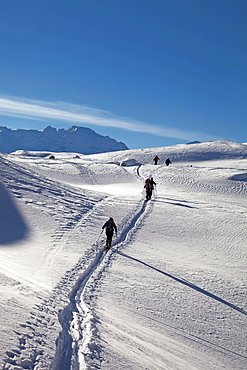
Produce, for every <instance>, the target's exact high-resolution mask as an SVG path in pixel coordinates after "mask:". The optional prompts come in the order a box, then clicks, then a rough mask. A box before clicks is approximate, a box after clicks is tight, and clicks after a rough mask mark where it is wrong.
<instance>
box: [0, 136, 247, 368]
mask: <svg viewBox="0 0 247 370" xmlns="http://www.w3.org/2000/svg"><path fill="white" fill-rule="evenodd" d="M49 154H52V153H50V152H49ZM156 154H158V155H159V157H160V158H161V160H160V162H159V165H156V166H155V165H153V158H154V156H155V155H156ZM246 154H247V147H246V145H243V144H237V143H232V142H228V141H223V142H222V141H220V142H209V143H200V144H191V145H177V146H173V147H164V148H154V149H144V150H131V151H119V152H108V153H102V154H93V155H83V156H79V158H78V156H77V155H75V153H62V152H61V153H55V157H56V159H55V160H48V158H47V156H46V155H44V153H43V152H29V151H26V152H23V151H22V152H15V153H14V154H1V155H0V174H1V175H0V176H1V178H0V180H1V183H0V201H1V205H2V206H1V208H0V213H1V223H0V267H1V270H0V286H1V298H0V317H1V319H0V320H1V328H2V332H1V345H0V359H1V365H2V366H3V368H5V369H10V370H22V369H35V370H45V369H50V368H51V369H53V370H67V369H91V370H92V369H102V370H113V369H114V370H116V369H121V370H122V369H124V370H125V369H126V370H127V369H134V370H144V369H149V370H158V369H169V370H170V369H171V370H173V369H174V370H175V369H179V370H188V369H196V370H208V369H210V370H219V369H222V370H223V369H224V370H226V369H227V370H232V369H234V370H244V369H246V366H247V357H246V348H245V337H246V314H247V305H246V303H247V302H246V240H247V233H246V207H247V202H246V195H247V189H246V181H247V157H246ZM167 157H169V158H170V159H171V161H172V165H170V166H169V167H167V166H165V164H164V161H165V159H166V158H167ZM126 158H130V159H134V160H135V161H136V163H133V164H132V165H127V166H120V163H121V162H122V161H124V160H125V159H126ZM191 164H192V167H191ZM150 175H152V176H153V178H154V180H155V182H156V184H157V185H156V189H155V190H154V193H153V197H152V199H151V201H150V202H144V199H145V194H144V188H143V185H144V180H145V179H146V178H147V177H149V176H150ZM109 216H112V217H113V218H114V220H115V222H116V224H117V226H118V234H117V235H115V236H114V239H113V247H112V249H111V250H110V251H109V252H107V253H106V251H105V250H104V244H105V235H104V233H102V225H103V223H104V222H105V221H106V219H107V218H108V217H109Z"/></svg>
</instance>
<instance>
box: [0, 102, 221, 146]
mask: <svg viewBox="0 0 247 370" xmlns="http://www.w3.org/2000/svg"><path fill="white" fill-rule="evenodd" d="M0 115H4V116H12V117H17V118H28V119H34V120H56V121H65V122H69V123H70V124H71V123H79V124H88V125H97V126H105V127H115V128H120V129H125V130H129V131H136V132H142V133H148V134H151V135H157V136H163V137H169V138H174V139H180V140H195V139H196V140H201V141H207V140H216V138H215V137H212V136H210V135H206V134H203V133H198V132H188V131H182V130H177V129H171V128H167V127H163V126H157V125H152V124H149V123H145V122H140V121H136V120H133V119H131V118H127V117H117V116H115V115H113V114H112V113H110V112H107V111H104V110H100V109H95V108H90V107H87V106H82V105H76V104H69V103H64V102H53V103H51V102H46V101H39V100H31V99H21V98H16V97H14V98H13V97H11V98H9V97H0Z"/></svg>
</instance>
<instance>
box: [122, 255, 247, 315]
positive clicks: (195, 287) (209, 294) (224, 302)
mask: <svg viewBox="0 0 247 370" xmlns="http://www.w3.org/2000/svg"><path fill="white" fill-rule="evenodd" d="M116 252H117V253H118V254H120V255H121V256H123V257H126V258H129V259H131V260H133V261H136V262H138V263H141V264H142V265H144V266H147V267H148V268H151V269H153V270H155V271H157V272H159V273H161V274H163V275H165V276H168V277H169V278H171V279H173V280H175V281H177V282H179V283H181V284H183V285H186V286H187V287H189V288H191V289H194V290H196V291H197V292H200V293H202V294H205V295H206V296H208V297H210V298H212V299H214V300H216V301H218V302H220V303H223V304H225V305H227V306H229V307H231V308H232V309H234V310H236V311H238V312H240V313H242V314H244V315H247V312H246V311H244V310H243V309H242V308H240V307H238V306H235V305H234V304H233V303H230V302H227V301H225V300H224V299H222V298H220V297H218V296H216V295H215V294H212V293H210V292H208V291H207V290H205V289H202V288H200V287H199V286H197V285H195V284H193V283H191V282H189V281H188V280H186V279H181V278H178V277H176V276H173V275H171V274H168V273H167V272H164V271H162V270H159V269H157V268H156V267H153V266H151V265H149V264H147V263H145V262H143V261H140V260H138V259H137V258H134V257H131V256H129V255H127V254H125V253H123V252H120V251H116Z"/></svg>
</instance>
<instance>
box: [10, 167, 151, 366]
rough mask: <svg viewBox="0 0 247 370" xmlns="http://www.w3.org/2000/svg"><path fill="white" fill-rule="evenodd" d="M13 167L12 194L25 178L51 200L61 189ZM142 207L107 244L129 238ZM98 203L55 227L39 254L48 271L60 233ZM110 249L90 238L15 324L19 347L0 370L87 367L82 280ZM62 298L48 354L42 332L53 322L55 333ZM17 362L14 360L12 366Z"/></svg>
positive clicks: (87, 318) (88, 326)
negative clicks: (46, 247) (51, 241)
mask: <svg viewBox="0 0 247 370" xmlns="http://www.w3.org/2000/svg"><path fill="white" fill-rule="evenodd" d="M4 162H5V161H4ZM4 164H6V173H4V175H5V176H11V174H8V172H7V167H8V162H7V161H6V163H4ZM90 165H92V164H89V166H90ZM12 166H13V164H12ZM13 167H15V165H14V166H13ZM139 167H140V166H139ZM139 167H137V169H136V176H137V177H138V178H141V175H140V173H139ZM124 170H125V169H124ZM16 171H18V174H19V176H18V180H19V183H18V184H16V182H15V185H12V186H11V191H13V192H14V193H15V192H17V190H15V189H18V193H16V195H17V196H21V197H23V194H25V189H26V188H27V190H28V191H30V183H33V189H34V190H33V191H34V192H36V191H40V189H41V191H42V190H43V191H44V192H45V191H46V189H47V188H51V189H52V190H51V192H52V193H53V194H54V199H53V201H56V197H57V196H59V195H60V194H61V189H60V186H58V189H56V188H54V181H52V180H47V178H45V179H43V181H44V185H42V184H41V180H42V177H41V178H40V175H39V176H38V177H36V175H35V174H34V173H33V172H31V171H30V170H28V169H26V168H25V169H24V168H23V174H22V170H21V166H20V165H16ZM86 172H87V176H89V178H93V176H91V173H90V169H89V168H88V167H87V168H86ZM20 175H21V176H20ZM22 175H23V176H22ZM26 176H30V177H32V180H30V182H29V181H28V182H27V181H26V179H25V177H26ZM15 178H16V177H15V176H13V180H12V179H9V183H14V179H15ZM35 180H37V187H38V188H39V190H36V189H35V187H36V185H35ZM31 191H32V189H31ZM61 195H62V194H61ZM108 198H109V197H107V199H106V200H104V199H103V200H101V202H100V203H102V201H103V202H105V201H106V202H107V201H109V199H108ZM73 199H74V198H73ZM26 202H27V203H28V202H31V203H32V205H33V204H34V203H35V202H34V201H33V200H32V199H27V200H26ZM101 206H102V204H101ZM147 206H149V204H147V203H146V202H145V201H143V200H141V201H139V205H138V207H139V210H138V211H137V212H136V214H135V215H134V216H133V214H132V215H131V217H130V215H128V217H127V218H128V219H129V220H130V221H129V224H128V225H127V226H125V227H123V228H122V230H120V233H119V235H118V239H117V241H115V242H113V243H112V247H115V248H117V249H119V248H121V245H122V244H123V243H124V242H125V241H127V240H128V237H129V235H130V234H131V232H133V229H134V228H135V226H136V224H138V222H140V220H141V218H142V217H143V215H144V214H145V212H147V208H150V206H149V207H147ZM37 207H38V208H40V207H43V205H42V204H37ZM45 207H47V204H44V208H45ZM98 207H99V203H96V204H95V205H94V206H93V208H92V209H90V210H89V212H87V213H86V215H83V219H80V218H79V217H76V218H75V219H74V220H73V219H72V220H71V215H69V216H70V217H69V222H68V223H67V224H65V225H64V226H62V228H61V229H60V230H59V229H57V230H56V231H55V233H54V235H53V236H52V237H53V238H54V249H53V251H52V252H51V251H49V254H47V255H46V256H45V257H44V261H43V262H46V263H48V265H49V269H50V270H51V271H52V265H53V261H54V260H55V258H56V256H57V255H58V254H59V252H60V250H61V248H62V246H61V245H60V244H59V241H60V240H61V237H62V236H64V232H66V231H67V230H71V228H72V229H73V228H74V227H76V226H78V223H81V222H82V221H85V220H86V219H88V218H91V217H92V216H93V214H94V213H95V212H96V211H97V208H98ZM115 248H112V250H110V251H109V252H108V253H106V251H105V248H104V247H103V248H100V249H99V246H98V243H95V244H94V245H93V246H92V247H91V248H90V250H89V251H88V252H87V253H86V254H85V256H84V257H82V258H81V259H80V260H79V261H78V263H77V264H76V265H75V266H74V267H73V268H72V269H71V270H70V271H68V272H67V273H66V275H65V276H64V277H63V278H62V279H61V281H60V283H58V284H57V286H56V287H55V289H54V291H53V294H52V295H51V296H50V298H49V299H47V300H46V299H44V300H43V301H42V302H41V304H39V305H36V306H35V307H34V309H33V311H32V312H30V319H29V320H27V322H26V323H24V324H21V325H20V326H21V327H22V329H23V331H22V332H21V331H20V332H16V334H17V335H18V338H19V347H18V348H16V349H13V350H10V351H7V352H6V359H5V364H4V367H3V369H12V368H13V369H27V368H30V369H31V368H32V369H35V370H45V369H48V368H50V369H51V370H68V369H70V368H71V367H72V368H73V369H75V370H76V369H78V370H79V369H86V368H87V364H86V361H85V358H86V357H87V356H90V349H89V343H90V338H91V332H92V330H93V329H92V322H93V315H92V312H91V311H90V308H89V307H88V306H87V305H86V303H85V302H84V299H83V294H84V290H85V287H86V284H87V282H88V280H89V279H90V277H91V276H92V275H93V273H94V271H95V270H96V269H97V268H98V267H99V266H100V264H101V263H102V261H103V259H104V258H105V257H106V266H107V263H108V262H107V259H108V261H109V260H110V258H111V257H110V256H111V254H112V253H114V252H116V249H115ZM90 260H91V263H90V264H89V265H88V266H87V267H86V268H85V270H83V267H82V266H85V262H86V264H87V263H88V261H90ZM68 290H70V293H69V300H68V299H67V297H66V294H65V292H67V291H68ZM63 291H64V292H63ZM66 301H68V303H67V304H66V305H65V307H64V308H63V309H61V310H60V311H59V313H58V318H59V323H60V325H61V327H62V330H61V331H60V333H59V336H58V337H57V338H56V352H55V355H54V357H53V358H52V357H50V356H49V355H48V356H47V353H46V351H45V350H44V349H45V347H46V340H47V338H46V337H47V334H46V331H47V329H48V327H49V335H51V337H52V326H53V325H54V333H53V338H54V334H55V332H57V329H58V328H57V325H55V321H56V320H55V318H56V315H57V307H61V306H62V305H63V304H64V302H66ZM51 316H53V317H54V322H51V321H50V317H51ZM54 342H55V341H54ZM16 358H19V361H16ZM16 364H18V365H17V366H16Z"/></svg>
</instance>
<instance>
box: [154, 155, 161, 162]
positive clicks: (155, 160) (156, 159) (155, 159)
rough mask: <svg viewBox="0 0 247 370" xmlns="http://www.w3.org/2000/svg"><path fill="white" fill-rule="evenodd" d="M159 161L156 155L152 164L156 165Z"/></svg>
mask: <svg viewBox="0 0 247 370" xmlns="http://www.w3.org/2000/svg"><path fill="white" fill-rule="evenodd" d="M159 160H160V159H159V157H158V156H157V155H156V157H154V159H153V161H154V164H157V163H158V161H159Z"/></svg>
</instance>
